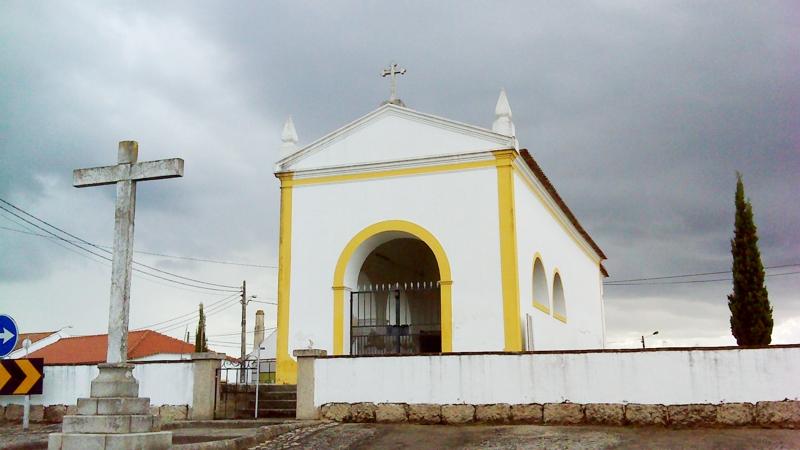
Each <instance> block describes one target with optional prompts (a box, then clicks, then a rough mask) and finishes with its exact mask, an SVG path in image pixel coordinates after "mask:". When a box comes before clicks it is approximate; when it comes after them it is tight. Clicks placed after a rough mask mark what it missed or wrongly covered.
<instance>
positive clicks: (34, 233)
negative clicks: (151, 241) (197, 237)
mask: <svg viewBox="0 0 800 450" xmlns="http://www.w3.org/2000/svg"><path fill="white" fill-rule="evenodd" d="M0 230H6V231H13V232H15V233H22V234H28V235H31V236H38V237H43V238H47V239H53V237H52V236H48V235H46V234H41V233H36V232H33V231H25V230H17V229H16V228H11V227H4V226H0ZM95 245H96V246H97V247H101V248H105V249H110V248H112V247H111V246H110V245H100V244H95ZM133 252H134V253H141V254H143V255H151V256H160V257H163V258H174V259H185V260H189V261H199V262H207V263H213V264H228V265H232V266H244V267H259V268H265V269H277V268H278V266H270V265H268V264H253V263H245V262H235V261H221V260H218V259H209V258H200V257H197V256H183V255H168V254H165V253H156V252H148V251H145V250H134V251H133Z"/></svg>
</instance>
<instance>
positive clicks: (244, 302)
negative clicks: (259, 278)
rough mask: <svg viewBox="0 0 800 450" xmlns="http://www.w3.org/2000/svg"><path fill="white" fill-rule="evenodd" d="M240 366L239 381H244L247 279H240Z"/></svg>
mask: <svg viewBox="0 0 800 450" xmlns="http://www.w3.org/2000/svg"><path fill="white" fill-rule="evenodd" d="M241 303H242V368H241V370H240V371H239V382H240V383H244V382H245V376H244V370H245V369H244V365H245V361H244V358H245V356H246V352H247V345H246V342H247V333H246V331H245V330H246V326H247V280H243V281H242V300H241Z"/></svg>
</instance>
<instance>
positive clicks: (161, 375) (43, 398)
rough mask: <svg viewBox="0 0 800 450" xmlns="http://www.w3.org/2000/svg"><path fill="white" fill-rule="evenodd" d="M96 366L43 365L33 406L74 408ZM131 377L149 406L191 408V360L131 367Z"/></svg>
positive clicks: (14, 400)
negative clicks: (72, 406) (39, 384)
mask: <svg viewBox="0 0 800 450" xmlns="http://www.w3.org/2000/svg"><path fill="white" fill-rule="evenodd" d="M97 374H98V370H97V366H96V365H93V364H92V365H73V366H44V382H43V384H42V394H41V395H31V404H33V405H45V406H49V405H74V404H75V403H76V402H77V401H78V400H77V399H78V398H88V397H89V390H90V387H91V382H92V380H93V379H95V378H96V377H97ZM133 376H134V378H136V380H137V381H138V382H139V397H148V398H149V399H150V405H152V406H160V405H188V406H192V392H193V391H192V390H193V388H194V372H193V370H192V362H191V361H185V362H184V361H175V362H163V363H147V364H135V365H134V367H133ZM24 399H25V397H24V396H22V395H3V396H0V405H11V404H22V403H23V402H24Z"/></svg>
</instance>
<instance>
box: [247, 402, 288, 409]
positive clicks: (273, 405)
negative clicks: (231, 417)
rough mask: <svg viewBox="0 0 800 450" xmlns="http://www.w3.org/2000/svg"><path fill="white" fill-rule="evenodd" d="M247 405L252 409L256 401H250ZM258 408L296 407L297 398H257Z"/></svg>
mask: <svg viewBox="0 0 800 450" xmlns="http://www.w3.org/2000/svg"><path fill="white" fill-rule="evenodd" d="M247 406H248V407H249V409H250V410H251V411H252V410H253V408H255V407H256V402H255V401H250V402H249V404H248V405H247ZM258 409H297V400H268V401H262V400H259V401H258Z"/></svg>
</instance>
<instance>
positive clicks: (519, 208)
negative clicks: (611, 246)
mask: <svg viewBox="0 0 800 450" xmlns="http://www.w3.org/2000/svg"><path fill="white" fill-rule="evenodd" d="M522 176H523V175H521V174H519V173H517V172H515V175H514V199H515V204H516V219H517V258H518V270H519V285H520V288H519V292H520V323H521V332H522V333H523V336H525V333H526V330H525V328H526V324H525V321H526V319H525V316H526V314H530V315H531V317H532V319H533V348H532V349H528V350H569V349H589V348H603V345H604V343H603V340H604V338H603V311H602V293H601V291H600V289H601V284H600V275H599V267H598V263H597V262H596V261H594V260H592V259H591V258H589V256H587V254H586V253H585V252H584V251H583V250H582V249H581V248H580V247H579V246H578V244H577V243H576V242H575V241H574V240H573V239H572V238H571V237H570V236H569V235H568V234H567V232H566V231H565V230H564V228H563V227H562V225H561V224H560V223H559V222H558V220H557V219H556V218H555V217H554V216H553V214H552V213H551V212H550V211H549V210H548V209H547V207H546V206H545V205H544V204H543V203H542V202H541V200H540V199H539V198H538V196H536V195H535V194H534V193H533V192H532V191H531V188H530V187H529V186H528V184H527V183H526V182H525V181H524V180H523V179H522ZM537 253H538V254H539V255H540V256H541V260H542V263H543V265H544V270H545V273H546V278H547V292H548V294H549V303H550V304H549V305H546V306H548V307H549V310H550V313H549V314H548V313H545V312H543V311H541V310H540V309H537V308H535V307H534V305H533V264H534V257H535V255H536V254H537ZM556 270H557V271H558V273H559V275H560V277H561V280H562V284H563V288H564V297H565V300H566V312H567V314H566V323H564V322H562V321H560V320H558V319H557V318H555V317H554V316H553V279H554V276H555V273H556ZM525 341H526V340H525V339H524V340H523V342H525Z"/></svg>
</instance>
